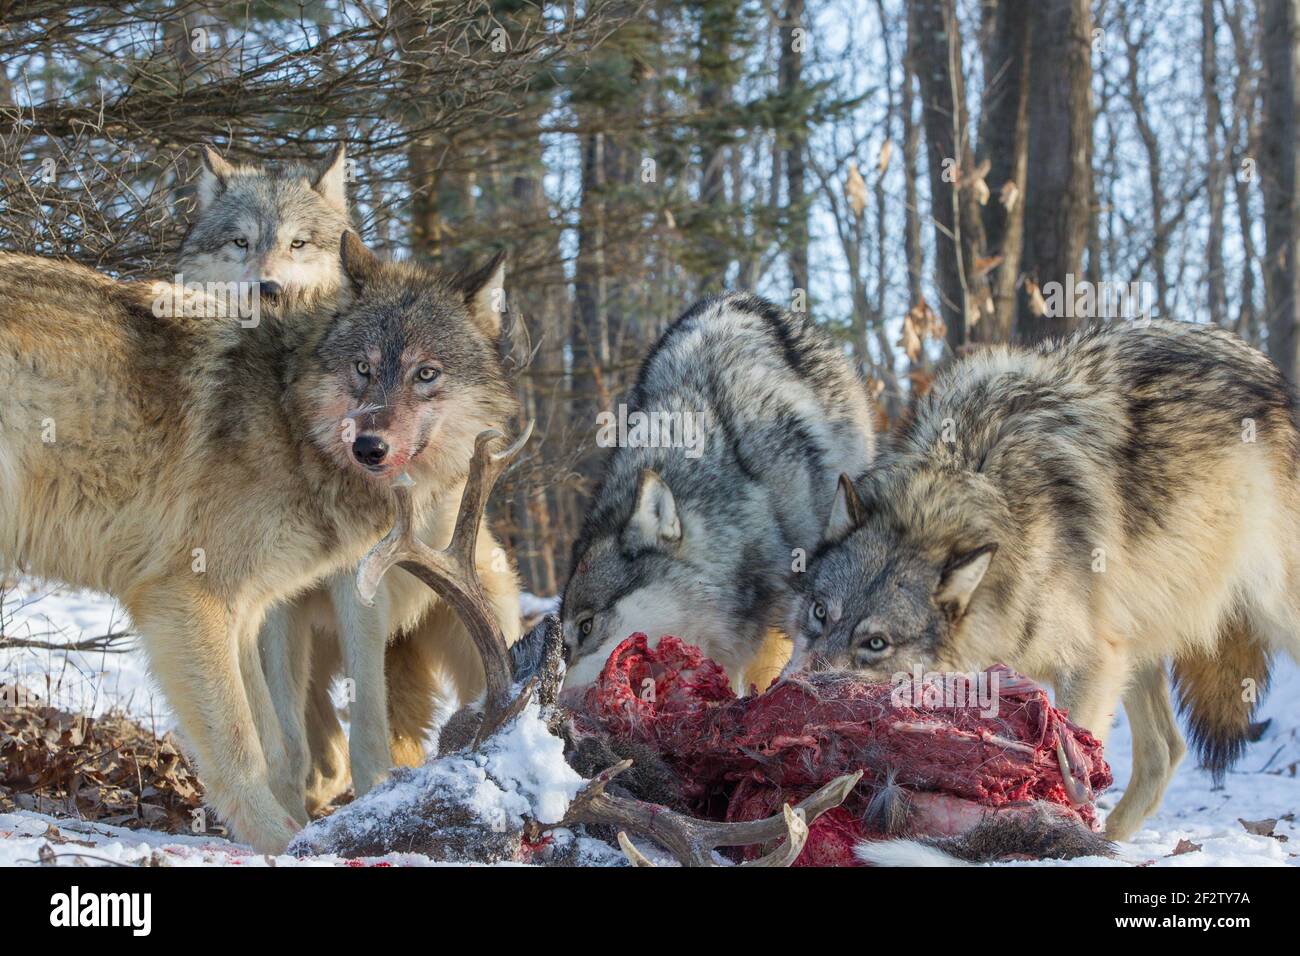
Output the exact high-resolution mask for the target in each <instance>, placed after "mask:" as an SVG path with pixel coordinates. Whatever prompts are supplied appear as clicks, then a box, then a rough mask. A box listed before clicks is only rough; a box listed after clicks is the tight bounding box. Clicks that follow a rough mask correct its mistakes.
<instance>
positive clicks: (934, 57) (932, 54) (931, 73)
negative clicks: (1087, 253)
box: [912, 0, 987, 351]
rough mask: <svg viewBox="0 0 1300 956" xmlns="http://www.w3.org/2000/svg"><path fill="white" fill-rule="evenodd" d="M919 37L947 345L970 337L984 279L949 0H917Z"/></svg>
mask: <svg viewBox="0 0 1300 956" xmlns="http://www.w3.org/2000/svg"><path fill="white" fill-rule="evenodd" d="M912 9H913V11H914V14H915V16H916V32H915V36H916V39H917V42H916V45H915V48H914V49H913V51H912V52H913V58H914V59H913V62H914V64H915V67H916V73H917V76H918V77H919V79H920V81H921V100H922V105H923V113H924V116H923V119H924V123H925V140H926V152H927V155H928V157H929V169H930V205H931V216H932V217H933V219H934V224H935V225H934V233H935V250H936V251H935V271H936V273H937V276H938V282H937V284H938V286H939V292H940V296H941V301H940V306H941V309H942V313H943V318H944V322H945V323H946V324H947V326H948V343H949V345H951V346H952V348H953V350H954V351H955V350H957V349H959V348H960V347H961V346H963V345H965V344H966V343H967V342H968V341H969V339H970V336H969V328H968V325H969V323H968V320H967V316H968V315H972V314H973V313H974V311H975V310H976V309H979V308H980V307H981V305H982V303H983V296H984V295H985V294H987V293H986V292H985V285H986V284H985V283H984V282H983V281H982V280H979V279H977V278H976V277H975V274H974V272H975V270H974V263H975V259H976V258H977V257H978V256H979V254H980V251H981V250H982V249H983V248H984V225H983V221H982V218H981V214H980V205H979V202H978V200H977V199H976V197H975V194H974V191H973V190H972V189H970V188H967V187H968V185H969V184H970V182H971V179H972V173H973V170H974V166H975V163H974V154H973V151H972V150H971V145H970V135H969V132H968V131H969V117H968V115H967V112H966V87H965V82H964V80H963V77H962V73H961V62H962V55H961V34H960V30H959V24H958V22H957V14H956V5H955V3H954V0H915V2H914V3H913V5H912Z"/></svg>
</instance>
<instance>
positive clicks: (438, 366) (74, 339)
mask: <svg viewBox="0 0 1300 956" xmlns="http://www.w3.org/2000/svg"><path fill="white" fill-rule="evenodd" d="M341 256H342V262H343V267H344V272H345V275H346V276H347V279H348V282H349V283H350V286H351V287H352V289H353V291H354V295H353V297H352V299H351V301H350V302H349V304H347V305H344V306H340V307H338V308H330V309H327V310H325V311H323V313H321V314H301V315H299V314H294V315H290V316H286V317H284V318H283V319H282V320H281V321H277V322H262V323H260V324H258V325H257V326H253V327H245V326H243V325H242V323H240V322H236V321H234V320H232V319H230V318H229V317H216V316H211V317H209V316H203V317H193V316H190V315H188V314H187V315H185V316H184V317H182V316H176V315H173V314H169V313H166V312H159V311H158V310H157V309H156V301H157V298H156V293H155V291H154V289H153V288H151V287H150V286H148V285H147V284H144V283H122V282H116V281H114V280H112V279H110V278H108V277H106V276H102V275H99V274H98V273H95V272H92V271H91V270H89V269H85V268H82V267H81V266H77V265H74V264H72V263H69V262H66V261H59V260H53V259H41V258H36V257H31V256H17V255H10V254H0V390H2V391H3V393H4V394H5V395H6V396H8V400H7V401H6V402H5V403H4V404H3V405H2V406H0V502H3V505H0V567H3V568H5V569H8V570H21V571H23V572H25V573H29V574H32V575H34V576H36V577H40V578H47V579H53V580H59V581H63V582H65V583H67V584H70V585H73V586H76V587H85V588H94V589H96V590H100V591H105V592H107V593H109V594H111V595H113V596H114V597H116V598H117V599H118V600H120V601H121V602H122V604H123V606H124V607H125V608H126V610H127V611H128V613H129V614H130V615H131V619H132V621H133V622H134V625H135V628H136V629H137V630H138V632H139V633H140V635H141V643H142V646H143V648H144V651H145V653H146V655H147V657H148V661H149V667H150V672H151V673H152V675H153V676H154V677H155V678H156V679H157V680H158V682H159V684H160V686H161V687H162V689H163V692H164V693H165V694H166V696H167V701H168V703H169V705H170V706H171V708H172V709H173V710H174V712H175V713H176V715H177V718H178V720H179V723H180V727H181V730H182V732H183V734H184V736H185V739H186V741H187V745H188V747H189V748H191V751H192V753H193V754H194V755H195V757H196V758H197V765H198V770H199V775H200V777H201V778H202V780H203V782H204V785H205V788H206V791H207V799H208V800H209V801H210V803H211V804H212V806H213V807H214V808H215V809H216V810H217V812H218V813H219V814H220V815H221V816H222V818H224V819H225V820H227V821H228V822H229V823H230V824H231V825H232V827H233V829H234V831H235V833H236V834H237V835H238V836H240V837H241V838H242V839H244V840H246V841H248V842H250V843H251V844H252V845H253V846H254V847H256V848H257V849H258V850H260V851H263V852H279V851H280V850H282V849H284V847H285V845H286V844H287V843H288V840H289V838H290V836H291V835H292V833H293V831H294V828H295V819H296V817H297V815H299V814H301V809H300V807H299V806H295V805H294V801H295V800H296V799H300V791H301V788H300V787H298V788H296V789H297V790H298V793H295V786H294V784H295V780H294V777H293V775H292V774H291V773H289V772H288V771H287V770H286V767H287V764H288V755H287V751H286V747H285V744H284V739H283V735H282V734H281V731H280V726H279V721H278V720H277V719H276V713H275V710H274V705H273V703H272V700H271V694H270V691H269V689H268V687H267V684H266V682H265V680H264V679H263V674H262V666H261V660H260V656H259V653H258V633H259V630H260V629H261V625H262V621H263V618H264V615H265V614H266V612H267V611H268V610H269V609H270V608H272V607H273V606H274V605H276V604H277V603H278V602H281V601H283V600H285V599H286V598H288V597H290V596H292V595H294V594H299V593H301V592H302V591H303V590H304V589H305V588H308V587H310V586H311V585H313V584H314V583H315V582H317V581H320V580H322V579H325V578H327V577H328V576H329V575H331V574H335V573H347V572H348V571H349V570H350V569H351V568H352V567H354V566H355V564H356V562H357V561H358V560H360V558H361V556H362V555H363V554H364V553H365V551H366V550H367V549H368V548H369V547H371V546H372V545H373V544H374V543H375V541H377V540H378V539H379V537H380V536H381V535H382V534H383V533H384V532H385V531H386V530H387V529H388V528H389V527H390V526H391V524H392V521H393V506H392V495H391V488H390V485H391V479H392V477H393V475H394V474H395V473H396V472H397V471H398V470H399V469H405V470H407V471H409V473H410V474H411V476H412V477H413V478H414V480H415V487H414V490H413V495H415V496H416V498H417V499H418V500H419V501H420V504H419V507H421V508H423V507H424V506H425V505H424V501H423V499H425V498H428V497H431V496H433V495H434V494H435V493H436V492H437V491H438V490H440V489H447V488H456V487H459V485H460V484H463V482H464V480H465V476H466V472H467V468H468V463H469V459H470V455H471V453H472V450H473V447H474V441H475V437H476V436H477V435H478V434H479V432H481V431H482V430H483V429H485V428H487V427H490V426H492V425H495V424H496V423H498V422H501V421H502V420H504V419H505V418H506V417H508V416H509V414H510V411H511V409H512V408H513V401H514V399H513V396H512V394H511V391H510V389H509V387H508V385H507V384H506V382H505V380H504V376H502V375H493V374H490V371H489V372H485V370H491V369H492V368H494V367H495V366H494V363H495V362H496V361H497V358H496V352H495V348H494V345H493V343H492V342H491V340H490V338H489V335H488V333H487V332H486V331H480V332H478V333H472V331H471V330H473V329H475V328H476V327H477V320H476V319H474V318H472V317H471V309H472V307H473V305H474V303H475V302H476V300H477V295H478V293H479V292H480V291H481V289H480V288H475V287H472V286H469V285H465V284H464V283H458V282H452V281H449V280H448V279H447V278H446V277H444V276H441V275H439V274H437V273H435V272H432V271H428V270H424V269H419V268H416V267H414V266H411V265H403V264H385V263H381V262H379V261H378V260H377V259H376V258H375V257H374V256H373V255H371V254H370V252H369V251H368V250H367V249H366V248H365V247H364V246H362V245H361V243H360V241H359V240H358V239H357V238H356V236H355V234H353V233H351V232H348V233H345V234H344V238H343V241H342V243H341ZM398 383H400V388H399V387H397V386H398ZM381 391H387V392H389V393H392V392H394V391H397V392H400V400H399V401H396V402H391V403H388V404H387V405H386V406H383V407H376V404H375V401H376V398H377V397H378V395H379V394H380V392H381ZM348 426H352V429H351V434H350V435H349V427H348ZM343 435H349V437H350V438H351V441H346V440H344V439H343V438H342V437H341V436H343ZM381 446H382V448H383V454H382V455H380V454H379V453H378V449H379V448H380V447H381ZM380 679H381V683H382V674H381V675H380Z"/></svg>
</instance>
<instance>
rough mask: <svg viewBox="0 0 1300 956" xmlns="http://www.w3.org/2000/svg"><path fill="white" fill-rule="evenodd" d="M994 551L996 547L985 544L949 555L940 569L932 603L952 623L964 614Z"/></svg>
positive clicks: (995, 551)
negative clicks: (941, 571)
mask: <svg viewBox="0 0 1300 956" xmlns="http://www.w3.org/2000/svg"><path fill="white" fill-rule="evenodd" d="M997 550H998V546H997V545H996V544H986V545H983V546H982V547H978V548H976V549H975V550H974V551H966V552H964V553H963V554H959V555H955V556H953V558H952V559H951V560H950V561H949V562H948V563H947V565H945V566H944V569H943V574H941V575H940V577H939V586H938V587H937V588H935V591H934V600H935V602H936V603H937V604H938V605H939V606H940V607H941V608H943V609H944V610H945V611H947V612H948V615H949V616H950V617H951V618H952V619H953V620H954V621H955V620H957V619H958V618H960V617H961V616H962V615H963V614H965V613H966V606H967V605H968V604H970V599H971V595H972V594H974V593H975V589H976V588H977V587H979V584H980V582H981V581H983V580H984V572H986V571H987V570H988V569H989V562H990V561H992V560H993V555H994V554H995V553H997Z"/></svg>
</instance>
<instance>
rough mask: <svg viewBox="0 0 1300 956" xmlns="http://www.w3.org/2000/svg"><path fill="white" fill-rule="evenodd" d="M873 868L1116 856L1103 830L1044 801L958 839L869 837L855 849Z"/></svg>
mask: <svg viewBox="0 0 1300 956" xmlns="http://www.w3.org/2000/svg"><path fill="white" fill-rule="evenodd" d="M853 854H854V856H856V857H857V858H858V859H859V860H861V861H862V862H863V863H867V864H870V865H871V866H970V865H972V864H974V863H992V862H995V861H997V860H1014V859H1021V860H1025V859H1030V860H1072V859H1075V858H1076V857H1081V856H1104V857H1110V856H1114V855H1115V845H1114V844H1113V843H1111V842H1110V841H1109V840H1107V839H1106V838H1105V837H1103V836H1102V835H1101V834H1099V833H1093V832H1092V831H1091V830H1089V829H1088V828H1087V827H1086V826H1084V825H1083V824H1082V823H1080V822H1079V821H1078V820H1075V819H1073V818H1071V817H1067V816H1063V815H1062V814H1061V812H1060V811H1059V810H1057V809H1055V808H1052V807H1046V806H1043V805H1042V804H1038V805H1037V806H1035V808H1034V809H1033V811H1032V812H1029V813H999V814H996V815H994V816H991V817H989V818H987V819H985V820H984V821H983V822H982V823H980V824H979V825H978V826H976V827H974V828H973V829H971V830H969V831H967V832H966V833H963V834H961V835H960V836H952V837H933V838H932V837H926V838H921V839H911V840H879V841H870V840H864V841H863V842H861V843H859V844H858V845H857V847H856V848H855V849H854V851H853Z"/></svg>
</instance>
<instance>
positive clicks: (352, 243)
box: [339, 229, 380, 292]
mask: <svg viewBox="0 0 1300 956" xmlns="http://www.w3.org/2000/svg"><path fill="white" fill-rule="evenodd" d="M339 260H340V261H341V262H342V263H343V272H344V273H345V274H346V275H347V277H348V278H349V279H351V280H352V287H353V289H354V290H355V291H357V292H360V291H361V290H362V289H364V288H365V287H366V285H367V284H368V283H370V282H371V281H372V280H373V279H374V278H375V276H376V275H378V273H379V265H380V263H379V259H378V258H377V257H376V256H375V254H374V253H373V252H371V251H370V250H369V249H367V248H366V247H365V244H364V243H363V242H362V241H361V240H360V239H358V238H357V234H356V233H355V232H353V231H352V230H351V229H344V230H343V238H342V239H340V240H339Z"/></svg>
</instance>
